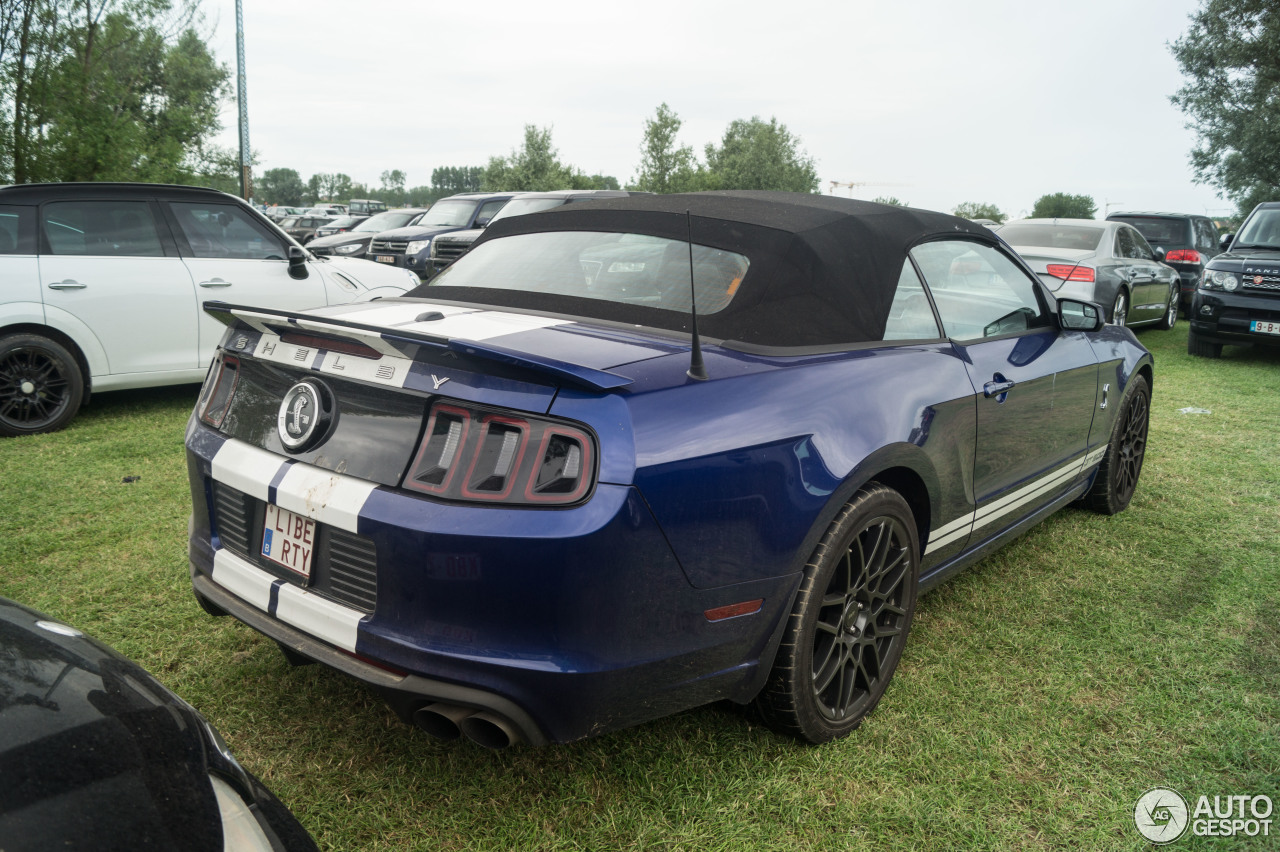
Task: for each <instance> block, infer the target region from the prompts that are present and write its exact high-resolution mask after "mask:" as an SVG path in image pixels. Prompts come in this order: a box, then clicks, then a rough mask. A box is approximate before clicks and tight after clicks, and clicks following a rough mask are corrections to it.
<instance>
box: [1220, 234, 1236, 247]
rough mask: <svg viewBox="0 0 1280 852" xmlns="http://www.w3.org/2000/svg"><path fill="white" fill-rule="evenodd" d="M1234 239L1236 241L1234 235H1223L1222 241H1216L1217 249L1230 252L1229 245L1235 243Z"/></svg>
mask: <svg viewBox="0 0 1280 852" xmlns="http://www.w3.org/2000/svg"><path fill="white" fill-rule="evenodd" d="M1235 239H1236V235H1235V234H1223V235H1222V239H1221V240H1219V241H1218V248H1220V249H1222V250H1223V251H1230V250H1231V244H1232V243H1233V242H1235Z"/></svg>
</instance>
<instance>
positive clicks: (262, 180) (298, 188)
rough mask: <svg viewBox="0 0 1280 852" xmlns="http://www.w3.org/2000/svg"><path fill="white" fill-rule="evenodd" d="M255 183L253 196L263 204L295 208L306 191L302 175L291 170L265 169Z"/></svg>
mask: <svg viewBox="0 0 1280 852" xmlns="http://www.w3.org/2000/svg"><path fill="white" fill-rule="evenodd" d="M256 183H257V187H256V189H257V192H256V193H255V195H256V196H257V198H258V200H259V201H261V202H262V203H264V204H283V205H284V206H286V207H297V206H298V205H300V204H301V203H302V195H303V193H305V192H306V191H307V187H306V185H305V184H303V182H302V175H300V174H298V173H297V172H296V171H294V170H293V169H267V170H266V171H265V172H263V173H262V176H261V177H259V178H258V180H257V182H256Z"/></svg>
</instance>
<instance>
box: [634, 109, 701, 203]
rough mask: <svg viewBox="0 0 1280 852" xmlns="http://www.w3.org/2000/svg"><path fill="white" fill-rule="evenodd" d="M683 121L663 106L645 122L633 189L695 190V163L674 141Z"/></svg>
mask: <svg viewBox="0 0 1280 852" xmlns="http://www.w3.org/2000/svg"><path fill="white" fill-rule="evenodd" d="M682 124H683V122H681V121H680V116H678V115H676V113H675V111H674V110H672V109H671V107H669V106H667V105H666V103H663V104H661V105H660V106H659V107H658V110H657V112H656V113H655V115H654V117H653V118H649V119H645V122H644V141H643V142H641V143H640V174H639V175H638V176H637V177H636V180H635V184H634V186H635V188H636V189H639V190H643V191H645V192H663V193H665V192H689V191H691V190H693V189H696V188H698V182H699V175H698V163H697V160H696V158H695V157H694V155H693V148H692V147H690V146H688V145H684V146H679V145H677V142H676V134H678V133H679V132H680V127H681V126H682Z"/></svg>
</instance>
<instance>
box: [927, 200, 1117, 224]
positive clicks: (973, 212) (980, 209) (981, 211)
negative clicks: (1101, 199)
mask: <svg viewBox="0 0 1280 852" xmlns="http://www.w3.org/2000/svg"><path fill="white" fill-rule="evenodd" d="M951 212H952V213H954V214H955V215H957V216H959V217H960V218H961V219H990V220H991V221H992V222H996V223H997V224H1004V220H1005V219H1008V218H1009V217H1008V216H1006V215H1005V214H1004V213H1001V212H1000V208H999V207H997V206H995V205H994V204H981V203H979V202H977V201H966V202H964V203H963V204H958V205H956V209H955V210H952V211H951ZM1090 218H1092V217H1090Z"/></svg>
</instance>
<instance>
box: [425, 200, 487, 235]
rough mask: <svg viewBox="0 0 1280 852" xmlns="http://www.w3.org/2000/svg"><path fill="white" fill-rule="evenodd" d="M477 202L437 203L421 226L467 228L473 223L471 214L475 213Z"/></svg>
mask: <svg viewBox="0 0 1280 852" xmlns="http://www.w3.org/2000/svg"><path fill="white" fill-rule="evenodd" d="M476 204H477V202H475V201H462V200H458V201H450V200H449V199H447V198H446V199H445V200H444V201H437V202H436V203H435V204H432V205H431V209H430V210H428V211H427V212H426V215H424V216H423V217H422V221H420V222H419V223H418V224H419V225H444V226H446V227H455V228H460V227H465V226H466V225H467V224H468V223H470V222H471V214H472V213H474V212H475V209H476Z"/></svg>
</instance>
